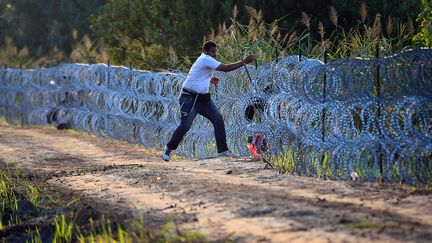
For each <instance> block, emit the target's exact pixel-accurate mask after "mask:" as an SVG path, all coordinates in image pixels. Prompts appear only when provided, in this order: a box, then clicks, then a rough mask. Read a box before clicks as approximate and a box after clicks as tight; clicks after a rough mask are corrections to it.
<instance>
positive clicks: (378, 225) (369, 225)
mask: <svg viewBox="0 0 432 243" xmlns="http://www.w3.org/2000/svg"><path fill="white" fill-rule="evenodd" d="M346 227H348V228H350V229H381V228H384V227H386V228H395V227H397V225H396V224H386V223H375V222H369V221H360V222H357V223H352V224H347V225H346Z"/></svg>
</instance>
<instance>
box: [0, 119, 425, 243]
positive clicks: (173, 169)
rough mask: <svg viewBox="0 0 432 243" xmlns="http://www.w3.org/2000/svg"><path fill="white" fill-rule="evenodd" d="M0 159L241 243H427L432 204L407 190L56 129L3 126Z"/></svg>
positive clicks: (104, 199) (137, 211)
mask: <svg viewBox="0 0 432 243" xmlns="http://www.w3.org/2000/svg"><path fill="white" fill-rule="evenodd" d="M0 160H1V162H3V163H12V162H15V161H16V163H17V164H18V165H19V167H21V168H25V169H26V170H28V171H30V172H31V173H33V174H34V175H35V176H40V177H44V180H43V181H45V182H46V183H49V184H51V185H54V186H57V187H59V188H62V189H63V190H67V191H73V192H74V193H78V194H79V195H81V196H82V197H85V198H87V199H89V200H92V201H94V202H95V203H96V204H98V205H100V207H104V210H107V211H116V212H125V213H128V214H129V215H131V216H132V217H137V218H139V217H141V216H142V215H144V217H145V218H147V219H150V220H153V221H155V222H156V221H158V220H159V221H163V220H166V219H167V218H168V217H174V218H175V221H176V222H178V224H179V225H180V227H181V228H182V229H197V230H200V231H201V232H203V233H205V234H206V235H207V236H208V239H210V240H221V241H223V240H234V241H237V242H305V241H310V242H372V241H374V242H375V241H380V242H406V241H416V242H427V241H430V240H432V195H431V193H430V192H424V191H418V190H417V191H415V190H414V189H412V188H411V189H410V188H409V187H404V188H401V187H398V186H393V187H391V186H382V185H376V184H365V183H355V182H335V181H317V180H316V179H313V178H304V177H296V176H289V175H279V174H278V173H277V172H275V171H270V170H265V169H264V164H262V163H258V162H234V161H231V160H220V159H208V160H196V161H192V160H184V159H181V158H178V157H175V158H174V159H173V160H172V161H171V162H169V163H166V162H163V161H161V160H160V159H159V154H158V152H157V151H155V150H152V149H147V148H144V147H143V146H140V145H132V144H128V143H125V142H122V141H117V140H113V139H108V138H99V137H95V136H92V135H88V134H79V133H75V132H70V131H69V132H67V131H58V130H55V129H52V128H19V127H5V126H0Z"/></svg>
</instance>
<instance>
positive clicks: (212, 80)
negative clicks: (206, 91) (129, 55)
mask: <svg viewBox="0 0 432 243" xmlns="http://www.w3.org/2000/svg"><path fill="white" fill-rule="evenodd" d="M210 83H211V84H217V83H219V79H218V78H217V77H212V78H211V79H210Z"/></svg>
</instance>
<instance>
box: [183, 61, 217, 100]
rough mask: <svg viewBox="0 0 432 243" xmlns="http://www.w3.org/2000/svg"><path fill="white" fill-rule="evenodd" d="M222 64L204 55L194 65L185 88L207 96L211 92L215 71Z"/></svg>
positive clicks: (184, 84)
mask: <svg viewBox="0 0 432 243" xmlns="http://www.w3.org/2000/svg"><path fill="white" fill-rule="evenodd" d="M220 64H221V63H220V62H219V61H217V60H216V59H214V58H213V57H211V56H209V55H207V54H204V53H202V54H201V56H199V57H198V59H197V60H196V61H195V63H194V64H193V65H192V67H191V69H190V71H189V74H188V75H187V77H186V81H185V82H184V83H183V87H185V88H188V89H191V90H193V91H195V92H197V93H200V94H205V93H208V92H209V88H210V79H211V77H212V76H213V72H214V70H215V69H216V68H217V67H218V66H219V65H220Z"/></svg>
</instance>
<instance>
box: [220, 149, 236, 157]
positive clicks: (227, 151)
mask: <svg viewBox="0 0 432 243" xmlns="http://www.w3.org/2000/svg"><path fill="white" fill-rule="evenodd" d="M218 157H231V158H238V157H239V156H238V155H236V154H233V153H232V152H231V151H230V150H226V151H223V152H221V153H219V154H218Z"/></svg>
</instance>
